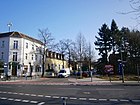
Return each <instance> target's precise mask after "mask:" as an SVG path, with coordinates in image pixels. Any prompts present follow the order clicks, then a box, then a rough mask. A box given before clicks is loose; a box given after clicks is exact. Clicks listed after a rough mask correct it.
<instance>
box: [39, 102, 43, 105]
mask: <svg viewBox="0 0 140 105" xmlns="http://www.w3.org/2000/svg"><path fill="white" fill-rule="evenodd" d="M43 104H45V102H40V103H38V104H37V105H43Z"/></svg>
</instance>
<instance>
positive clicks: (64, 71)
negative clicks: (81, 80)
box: [58, 69, 70, 78]
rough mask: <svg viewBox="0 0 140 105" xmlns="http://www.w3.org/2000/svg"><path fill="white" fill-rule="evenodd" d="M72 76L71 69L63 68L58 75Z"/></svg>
mask: <svg viewBox="0 0 140 105" xmlns="http://www.w3.org/2000/svg"><path fill="white" fill-rule="evenodd" d="M69 76H70V70H69V69H62V70H60V71H59V73H58V77H64V78H66V77H69Z"/></svg>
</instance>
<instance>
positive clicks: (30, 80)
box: [0, 76, 140, 86]
mask: <svg viewBox="0 0 140 105" xmlns="http://www.w3.org/2000/svg"><path fill="white" fill-rule="evenodd" d="M50 79H52V82H49V80H50ZM53 79H54V78H40V77H36V78H35V77H32V78H31V77H28V78H25V77H22V78H17V77H12V80H6V81H0V84H6V83H7V84H8V83H9V84H16V83H19V84H20V83H21V84H40V85H41V84H42V85H49V84H51V85H124V86H140V83H138V81H124V83H122V81H111V82H110V81H107V80H104V79H100V78H97V77H94V76H93V77H92V79H91V78H82V79H76V78H74V77H69V78H66V79H67V81H66V82H62V81H59V82H53Z"/></svg>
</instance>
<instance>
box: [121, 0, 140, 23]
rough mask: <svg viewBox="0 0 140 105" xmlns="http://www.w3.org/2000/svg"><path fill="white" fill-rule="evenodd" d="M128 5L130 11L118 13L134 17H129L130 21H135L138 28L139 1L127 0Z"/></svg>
mask: <svg viewBox="0 0 140 105" xmlns="http://www.w3.org/2000/svg"><path fill="white" fill-rule="evenodd" d="M129 4H130V7H131V10H130V11H126V12H119V13H120V14H124V15H127V14H133V15H134V17H131V18H132V19H134V20H136V21H137V23H138V24H137V25H136V26H138V25H139V24H140V0H129Z"/></svg>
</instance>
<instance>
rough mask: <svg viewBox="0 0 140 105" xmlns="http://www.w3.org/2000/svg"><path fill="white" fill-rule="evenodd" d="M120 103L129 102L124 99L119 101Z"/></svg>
mask: <svg viewBox="0 0 140 105" xmlns="http://www.w3.org/2000/svg"><path fill="white" fill-rule="evenodd" d="M120 101H121V102H129V100H126V99H120Z"/></svg>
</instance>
